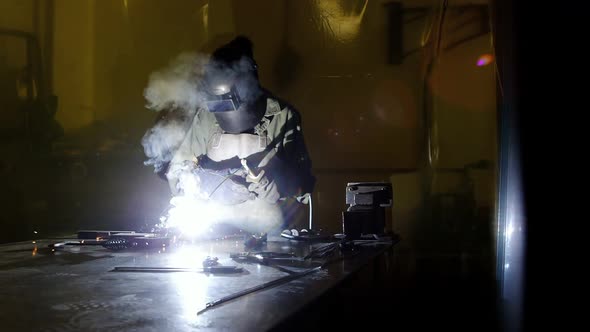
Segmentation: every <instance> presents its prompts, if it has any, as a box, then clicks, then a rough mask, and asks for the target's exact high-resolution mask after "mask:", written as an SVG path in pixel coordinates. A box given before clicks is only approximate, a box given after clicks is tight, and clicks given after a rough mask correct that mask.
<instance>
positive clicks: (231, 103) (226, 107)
mask: <svg viewBox="0 0 590 332" xmlns="http://www.w3.org/2000/svg"><path fill="white" fill-rule="evenodd" d="M206 103H207V108H208V109H209V112H212V113H219V112H230V111H236V110H237V109H238V108H240V99H239V98H238V94H237V91H236V90H235V88H234V87H232V89H231V90H230V92H228V93H224V94H222V95H213V94H209V95H208V97H207V102H206Z"/></svg>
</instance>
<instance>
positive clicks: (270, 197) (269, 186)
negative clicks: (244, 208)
mask: <svg viewBox="0 0 590 332" xmlns="http://www.w3.org/2000/svg"><path fill="white" fill-rule="evenodd" d="M248 190H249V191H250V192H253V193H256V196H257V197H258V198H260V199H263V200H265V201H266V202H268V203H271V204H275V203H276V202H277V201H278V200H279V198H281V195H280V194H279V191H278V188H277V184H276V183H275V182H274V181H269V180H268V178H267V177H266V176H263V177H262V178H261V179H260V180H259V181H258V182H252V183H250V184H249V185H248Z"/></svg>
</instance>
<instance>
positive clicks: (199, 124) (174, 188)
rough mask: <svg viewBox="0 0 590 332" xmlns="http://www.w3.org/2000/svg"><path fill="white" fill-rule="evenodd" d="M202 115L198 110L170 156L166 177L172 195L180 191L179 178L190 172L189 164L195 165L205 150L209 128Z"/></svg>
mask: <svg viewBox="0 0 590 332" xmlns="http://www.w3.org/2000/svg"><path fill="white" fill-rule="evenodd" d="M207 125H208V123H206V122H205V121H204V119H203V117H202V112H201V111H198V112H197V114H196V115H195V117H194V118H193V122H192V124H191V127H190V128H189V130H188V131H187V133H186V135H185V137H184V140H183V141H182V143H181V145H180V147H179V148H178V150H177V151H176V153H175V154H174V157H172V160H171V161H170V166H169V168H168V172H166V178H167V179H168V185H169V186H170V191H171V192H172V194H173V195H178V194H179V193H180V191H181V190H180V186H179V180H180V178H181V177H182V176H183V175H186V172H190V169H191V166H192V167H196V165H197V160H198V159H197V158H198V157H199V156H201V155H203V154H204V153H205V151H206V144H207V142H206V141H207V137H208V136H207V135H208V133H209V128H207Z"/></svg>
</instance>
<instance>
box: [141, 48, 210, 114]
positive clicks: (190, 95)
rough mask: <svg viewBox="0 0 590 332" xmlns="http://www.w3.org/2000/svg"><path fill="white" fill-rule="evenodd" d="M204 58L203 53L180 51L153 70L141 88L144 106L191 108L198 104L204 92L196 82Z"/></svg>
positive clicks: (187, 109)
mask: <svg viewBox="0 0 590 332" xmlns="http://www.w3.org/2000/svg"><path fill="white" fill-rule="evenodd" d="M207 62H208V58H207V57H206V56H205V55H202V54H198V53H182V54H180V55H178V56H177V57H176V58H175V59H173V60H172V61H171V62H170V63H169V65H168V66H167V67H166V68H164V69H162V70H159V71H156V72H154V73H152V74H151V75H150V78H149V83H148V86H147V88H146V89H145V90H144V97H145V99H146V101H147V105H146V107H147V108H149V109H151V110H154V111H162V110H166V109H181V110H184V111H194V110H195V109H197V108H198V107H201V106H202V105H203V102H204V95H203V94H202V93H201V92H200V89H199V85H200V82H201V79H202V77H203V72H204V69H205V65H206V64H207Z"/></svg>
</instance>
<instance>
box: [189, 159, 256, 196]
mask: <svg viewBox="0 0 590 332" xmlns="http://www.w3.org/2000/svg"><path fill="white" fill-rule="evenodd" d="M197 174H198V176H199V178H200V191H201V194H202V195H205V196H206V197H205V198H206V199H212V200H215V201H217V202H218V203H221V204H224V205H236V204H240V203H244V202H245V201H248V200H251V199H254V193H252V192H250V191H249V190H248V188H247V187H246V184H243V183H240V182H239V181H237V179H239V177H237V176H236V175H235V174H236V170H235V169H225V170H211V169H203V168H200V169H199V170H198V171H197Z"/></svg>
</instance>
